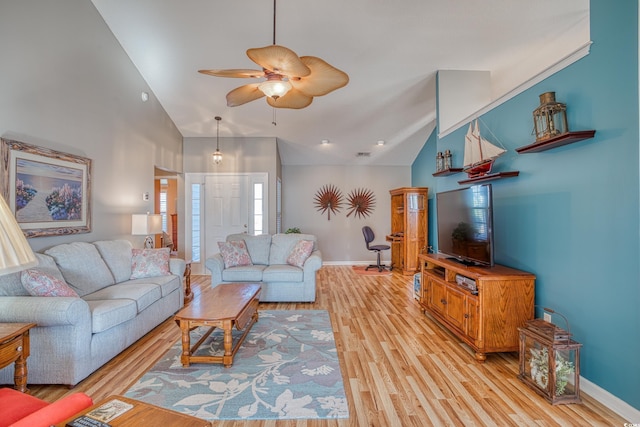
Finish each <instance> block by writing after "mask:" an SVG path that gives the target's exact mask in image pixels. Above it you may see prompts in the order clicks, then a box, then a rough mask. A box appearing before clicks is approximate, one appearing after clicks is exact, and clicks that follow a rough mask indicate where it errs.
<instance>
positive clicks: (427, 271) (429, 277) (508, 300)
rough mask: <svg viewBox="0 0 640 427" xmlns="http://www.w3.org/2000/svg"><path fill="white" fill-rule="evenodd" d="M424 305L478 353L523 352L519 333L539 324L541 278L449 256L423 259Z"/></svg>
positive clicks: (478, 356)
mask: <svg viewBox="0 0 640 427" xmlns="http://www.w3.org/2000/svg"><path fill="white" fill-rule="evenodd" d="M418 259H419V260H420V266H421V271H422V280H421V284H422V286H421V291H420V305H421V306H422V308H423V310H424V312H426V313H429V314H430V315H431V316H432V317H433V318H434V319H436V320H437V321H439V322H440V323H441V324H442V325H444V326H445V327H446V328H447V329H449V330H450V331H451V332H452V333H453V334H455V335H456V336H457V337H458V338H460V339H461V340H462V341H463V342H465V343H466V344H468V345H469V347H471V348H472V349H473V351H475V357H476V360H478V361H480V362H483V361H484V360H485V359H486V358H487V353H496V352H507V351H518V349H519V347H518V346H519V334H518V327H521V326H524V323H525V321H527V320H529V319H533V317H534V315H535V313H534V297H535V279H536V278H535V276H534V275H533V274H531V273H527V272H524V271H520V270H516V269H513V268H509V267H505V266H501V265H495V266H494V267H470V266H466V265H464V264H461V263H458V262H456V261H453V260H451V259H448V258H447V257H446V256H443V255H436V254H426V255H425V254H420V255H419V256H418ZM456 275H460V276H463V277H465V278H467V279H471V280H474V281H475V284H476V288H477V291H473V290H472V289H469V288H468V287H465V286H462V285H459V284H458V283H457V282H456Z"/></svg>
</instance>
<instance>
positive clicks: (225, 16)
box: [93, 0, 589, 165]
mask: <svg viewBox="0 0 640 427" xmlns="http://www.w3.org/2000/svg"><path fill="white" fill-rule="evenodd" d="M93 3H94V5H95V6H96V8H97V10H98V12H99V13H100V14H101V15H102V17H103V18H104V20H105V22H106V23H107V25H108V26H109V28H110V29H111V31H112V32H113V34H114V35H115V37H116V38H117V39H118V41H119V42H120V44H121V45H122V46H123V48H124V50H125V51H126V52H127V54H128V55H129V57H130V58H131V60H132V62H133V63H134V64H135V66H136V67H137V68H138V69H139V70H140V73H141V74H142V76H143V77H144V79H145V80H146V81H147V83H148V84H149V86H150V88H151V90H152V91H153V93H154V94H155V95H156V96H157V98H158V100H159V102H160V103H161V104H162V106H163V107H164V109H165V110H166V111H167V113H168V114H169V116H170V117H171V119H172V120H173V121H174V123H175V124H176V126H177V127H178V129H179V130H180V132H181V133H182V135H183V136H184V137H215V135H216V121H215V120H214V117H215V116H221V117H222V121H221V123H220V136H221V137H276V138H277V139H278V145H279V150H280V154H281V158H282V162H283V164H285V165H287V164H291V165H294V164H295V165H312V164H323V165H336V164H367V165H410V164H411V163H412V162H413V160H414V159H415V157H416V155H417V153H418V152H419V150H420V149H421V148H422V146H423V145H424V143H425V141H426V140H427V138H428V137H429V135H430V134H431V132H432V130H433V129H434V127H435V124H436V123H435V119H436V83H435V82H436V80H435V79H436V72H437V71H438V70H484V71H490V72H491V86H492V87H491V93H492V98H493V99H496V98H499V97H500V96H502V95H504V94H505V93H507V92H509V91H511V90H512V89H514V88H516V87H517V86H518V85H520V84H521V83H522V82H524V81H526V80H528V79H530V78H531V77H532V76H535V75H537V74H538V73H540V72H541V71H543V70H545V69H546V68H547V67H549V66H550V65H552V64H554V63H556V62H558V61H560V60H561V59H562V58H564V57H566V56H567V55H570V54H571V53H572V52H574V51H575V50H576V49H578V48H579V47H580V46H581V45H583V44H584V43H585V41H586V40H588V37H589V31H588V21H589V1H588V0H562V1H558V0H536V1H525V0H483V1H478V0H453V1H451V0H399V1H390V0H347V1H345V0H323V1H313V2H312V1H307V0H279V1H278V2H277V23H276V43H277V44H280V45H283V46H286V47H288V48H290V49H292V50H293V51H295V52H296V53H297V54H298V55H300V56H303V55H308V56H317V57H320V58H322V59H324V60H325V61H327V62H328V63H330V64H332V65H333V66H335V67H337V68H339V69H341V70H342V71H344V72H346V73H347V74H348V75H349V78H350V81H349V83H348V85H347V86H345V87H344V88H341V89H338V90H336V91H335V92H332V93H330V94H328V95H325V96H321V97H316V98H314V101H313V103H312V104H311V105H310V106H308V107H306V108H304V109H300V110H292V109H274V108H272V107H270V106H269V105H268V104H267V103H266V101H265V99H264V98H262V99H259V100H256V101H253V102H250V103H247V104H244V105H241V106H237V107H227V105H226V99H225V96H226V94H227V92H229V91H230V90H232V89H234V88H236V87H238V86H241V85H243V84H246V83H251V82H252V81H251V80H249V79H237V78H220V77H210V76H206V75H203V74H199V73H198V72H197V70H199V69H225V68H252V69H258V68H259V67H258V66H257V65H256V64H255V63H253V62H252V61H251V60H250V59H249V58H248V57H247V55H246V53H245V52H246V50H247V49H249V48H256V47H263V46H268V45H271V44H272V42H273V1H272V0H235V1H222V0H217V1H216V0H181V1H171V0H93ZM460 119H463V117H460ZM273 123H276V124H275V125H274V124H273ZM325 139H326V140H329V142H330V143H329V144H328V145H322V144H321V141H322V140H325ZM380 140H382V141H385V144H384V145H383V146H379V145H377V143H378V141H380ZM357 153H370V156H368V157H366V156H365V157H362V156H361V157H357Z"/></svg>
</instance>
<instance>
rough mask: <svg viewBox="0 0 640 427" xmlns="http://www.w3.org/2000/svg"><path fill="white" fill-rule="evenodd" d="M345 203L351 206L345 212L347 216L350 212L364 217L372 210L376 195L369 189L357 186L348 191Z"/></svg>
mask: <svg viewBox="0 0 640 427" xmlns="http://www.w3.org/2000/svg"><path fill="white" fill-rule="evenodd" d="M347 203H348V204H349V207H350V208H351V209H350V210H349V213H347V218H349V215H351V214H352V213H355V215H354V216H356V217H358V218H366V217H367V216H369V215H370V214H371V212H373V208H374V207H375V205H376V196H375V195H374V194H373V191H371V190H366V189H364V188H357V189H355V190H352V191H351V192H350V193H349V195H348V196H347Z"/></svg>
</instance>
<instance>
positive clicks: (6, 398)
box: [0, 388, 93, 427]
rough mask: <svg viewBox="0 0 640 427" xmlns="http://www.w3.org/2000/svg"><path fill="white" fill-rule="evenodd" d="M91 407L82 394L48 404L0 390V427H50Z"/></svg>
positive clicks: (8, 390) (3, 389)
mask: <svg viewBox="0 0 640 427" xmlns="http://www.w3.org/2000/svg"><path fill="white" fill-rule="evenodd" d="M91 405H93V400H91V398H90V397H89V396H87V395H86V394H84V393H74V394H71V395H69V396H66V397H63V398H62V399H60V400H58V401H56V402H53V403H48V402H45V401H44V400H40V399H38V398H37V397H33V396H30V395H28V394H26V393H21V392H19V391H17V390H14V389H12V388H0V427H50V426H51V425H53V424H57V423H59V422H61V421H64V420H66V419H67V418H71V417H72V416H73V415H75V414H77V413H78V412H80V411H82V410H83V409H86V408H88V407H89V406H91Z"/></svg>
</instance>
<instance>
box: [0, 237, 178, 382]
mask: <svg viewBox="0 0 640 427" xmlns="http://www.w3.org/2000/svg"><path fill="white" fill-rule="evenodd" d="M36 257H37V258H38V261H39V264H38V266H37V267H34V268H35V269H37V270H39V271H42V272H44V273H47V274H49V275H51V276H54V277H56V278H58V279H59V280H63V281H65V282H66V283H67V284H68V285H69V286H70V287H71V288H73V289H74V290H75V291H76V292H77V293H78V295H79V297H40V296H31V295H30V294H29V293H28V292H27V291H26V290H25V289H24V287H23V286H22V283H21V281H20V273H14V274H8V275H4V276H0V322H25V323H31V322H33V323H36V324H37V326H36V327H35V328H33V329H31V331H30V337H31V339H30V344H31V355H30V356H29V358H28V359H27V368H28V377H27V379H28V383H29V384H67V385H71V386H73V385H75V384H77V383H78V382H80V381H81V380H83V379H84V378H86V377H87V376H88V375H89V374H91V373H92V372H93V371H95V370H96V369H98V368H99V367H100V366H102V365H103V364H105V363H106V362H108V361H109V360H110V359H112V358H113V357H114V356H116V355H117V354H118V353H120V352H121V351H122V350H124V349H126V348H127V347H128V346H130V345H131V344H133V343H134V342H136V341H137V340H138V339H139V338H141V337H142V336H144V335H145V334H146V333H147V332H149V331H151V330H152V329H153V328H155V327H156V326H157V325H159V324H160V323H161V322H163V321H164V320H165V319H167V318H168V317H170V316H171V315H173V314H174V313H175V312H176V311H177V310H179V309H180V308H182V306H183V304H184V290H183V286H182V278H183V274H184V270H185V262H184V260H181V259H177V258H176V259H173V258H172V259H170V261H169V267H170V271H171V273H172V274H170V275H163V276H158V277H148V278H144V279H134V280H129V278H130V277H131V273H132V267H131V263H132V262H131V261H132V246H131V243H130V242H129V241H127V240H105V241H100V242H94V243H86V242H74V243H68V244H62V245H57V246H54V247H52V248H50V249H48V250H46V251H45V253H44V254H36ZM13 373H14V368H13V364H11V365H10V366H8V367H6V368H4V369H1V370H0V384H13Z"/></svg>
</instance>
